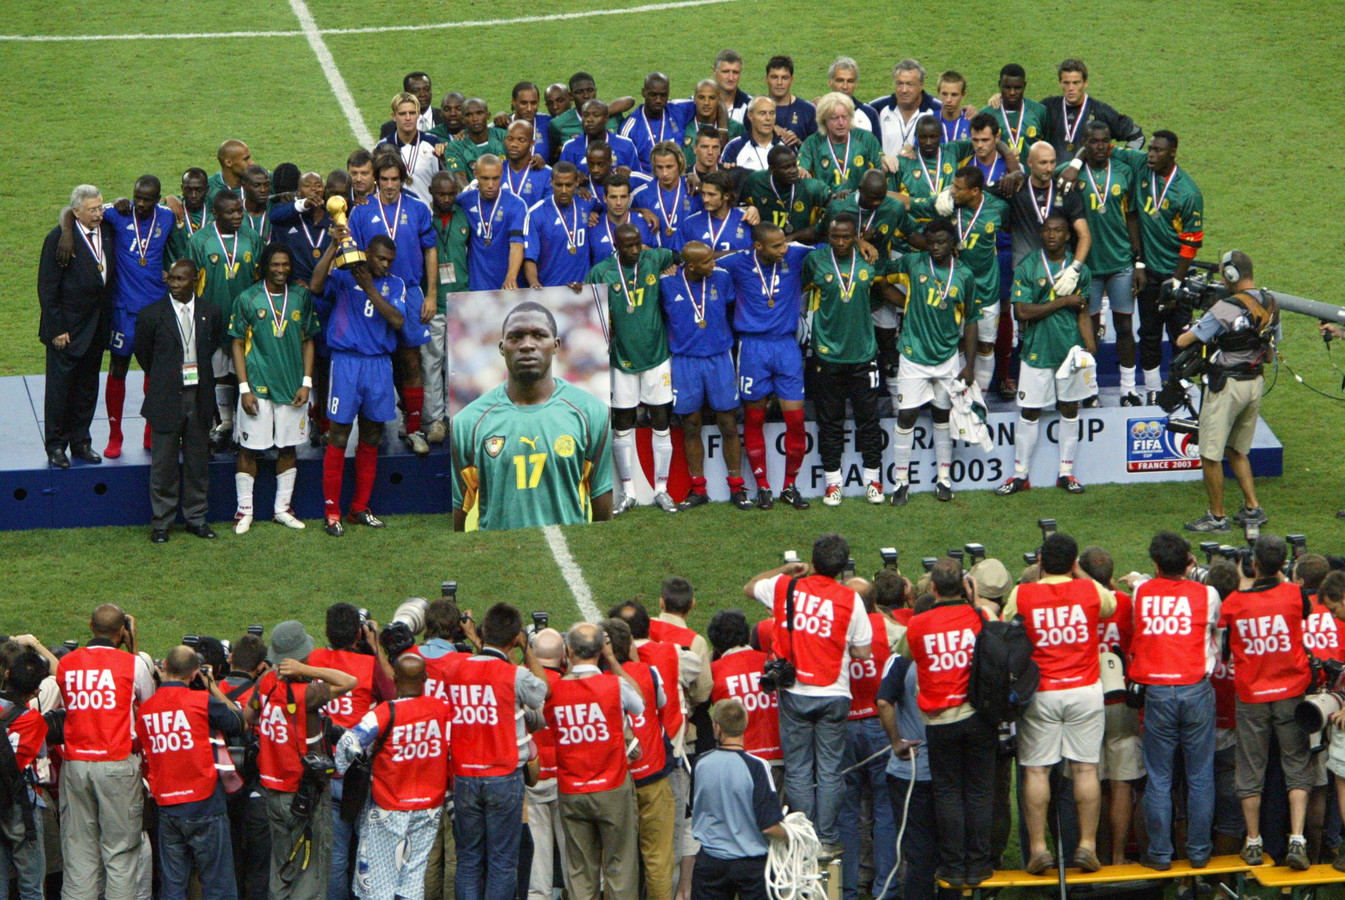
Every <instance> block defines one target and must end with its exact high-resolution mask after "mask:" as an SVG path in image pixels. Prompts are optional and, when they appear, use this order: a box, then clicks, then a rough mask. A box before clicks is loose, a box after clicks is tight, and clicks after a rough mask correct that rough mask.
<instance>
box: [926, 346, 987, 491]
mask: <svg viewBox="0 0 1345 900" xmlns="http://www.w3.org/2000/svg"><path fill="white" fill-rule="evenodd" d="M976 360H977V366H978V367H979V365H980V360H981V357H979V356H978V357H976ZM994 366H995V358H994V357H993V356H992V357H990V367H991V369H993V368H994ZM986 378H987V380H986V384H989V383H990V382H989V376H986ZM976 380H977V381H980V380H981V379H980V376H979V375H977V376H976ZM934 459H935V461H936V462H938V464H939V476H938V479H937V480H938V481H942V482H944V483H945V484H951V483H952V479H951V477H950V476H949V474H948V473H949V470H950V469H951V468H952V465H953V433H952V432H951V431H949V430H948V423H947V422H944V423H943V424H942V425H940V424H939V423H938V422H935V423H934Z"/></svg>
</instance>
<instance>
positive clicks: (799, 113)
mask: <svg viewBox="0 0 1345 900" xmlns="http://www.w3.org/2000/svg"><path fill="white" fill-rule="evenodd" d="M775 125H776V127H777V128H788V129H789V130H790V131H792V132H794V134H795V135H796V136H798V139H799V140H803V139H804V138H806V137H808V135H810V134H812V133H813V132H814V131H816V130H817V107H815V106H813V105H812V104H811V103H809V102H808V101H807V100H804V99H803V98H802V97H795V98H794V102H793V103H787V104H785V105H784V106H777V107H775Z"/></svg>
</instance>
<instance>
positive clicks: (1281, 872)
mask: <svg viewBox="0 0 1345 900" xmlns="http://www.w3.org/2000/svg"><path fill="white" fill-rule="evenodd" d="M1252 877H1254V878H1255V879H1256V881H1257V883H1258V884H1260V885H1261V886H1262V887H1269V888H1279V889H1280V893H1281V894H1288V895H1289V896H1290V900H1311V898H1314V897H1316V896H1317V888H1318V887H1320V886H1322V885H1324V884H1340V885H1345V872H1337V871H1336V870H1335V869H1334V868H1332V867H1331V866H1329V865H1325V864H1323V865H1320V866H1312V867H1311V868H1308V869H1305V870H1304V871H1302V872H1295V871H1294V870H1293V869H1285V868H1276V869H1255V870H1253V871H1252ZM1340 890H1341V893H1340V894H1336V893H1335V892H1334V891H1333V892H1332V894H1331V895H1332V896H1345V889H1340ZM1323 893H1325V892H1323Z"/></svg>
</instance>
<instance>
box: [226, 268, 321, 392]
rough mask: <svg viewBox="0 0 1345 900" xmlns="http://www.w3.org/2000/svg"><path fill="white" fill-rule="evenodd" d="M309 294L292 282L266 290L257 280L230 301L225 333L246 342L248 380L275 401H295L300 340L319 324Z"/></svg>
mask: <svg viewBox="0 0 1345 900" xmlns="http://www.w3.org/2000/svg"><path fill="white" fill-rule="evenodd" d="M321 327H322V326H320V325H319V324H318V314H317V311H316V310H315V309H314V308H313V298H312V297H311V296H310V295H309V293H308V291H306V290H304V289H303V288H301V287H298V286H296V285H290V286H288V287H287V288H286V289H285V290H284V291H282V292H281V293H279V294H268V293H267V290H266V282H264V281H262V282H258V283H257V284H254V285H253V286H252V287H250V288H248V289H247V290H246V291H244V292H243V293H242V294H240V295H239V297H238V299H237V300H235V301H234V308H233V315H232V316H231V317H230V318H229V337H231V338H234V339H236V340H240V341H243V342H244V349H243V352H244V354H245V356H246V362H247V366H248V377H247V381H248V385H249V386H250V387H251V388H252V392H253V393H254V394H256V395H257V396H258V397H261V398H262V399H264V400H270V401H272V402H274V403H293V402H294V394H295V392H296V391H298V390H299V388H300V387H301V386H302V384H303V380H304V341H310V340H312V339H313V337H314V336H316V335H317V333H318V331H320V330H321Z"/></svg>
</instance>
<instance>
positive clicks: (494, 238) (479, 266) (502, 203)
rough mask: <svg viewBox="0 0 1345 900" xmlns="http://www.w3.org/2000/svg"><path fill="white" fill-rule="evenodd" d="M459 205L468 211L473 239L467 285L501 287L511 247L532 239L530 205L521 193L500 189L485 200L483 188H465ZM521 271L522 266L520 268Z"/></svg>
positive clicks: (483, 288) (480, 288) (486, 288)
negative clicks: (494, 195) (529, 219)
mask: <svg viewBox="0 0 1345 900" xmlns="http://www.w3.org/2000/svg"><path fill="white" fill-rule="evenodd" d="M458 206H461V207H462V210H463V212H465V213H466V214H467V224H469V225H470V226H471V227H472V239H471V242H470V243H468V245H467V287H468V288H469V289H470V290H473V291H498V290H499V289H500V288H501V287H502V286H503V285H504V279H505V276H507V275H508V274H509V247H510V245H511V244H523V245H524V246H525V249H526V245H527V240H528V205H527V204H526V203H524V202H523V201H522V200H520V199H519V197H518V195H516V194H511V193H509V192H508V191H504V190H502V191H500V193H499V195H498V196H497V197H496V198H495V199H494V200H493V201H491V200H483V199H482V198H481V193H480V191H477V190H475V189H473V190H470V191H463V192H462V193H461V194H459V195H458ZM520 274H521V270H520Z"/></svg>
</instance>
